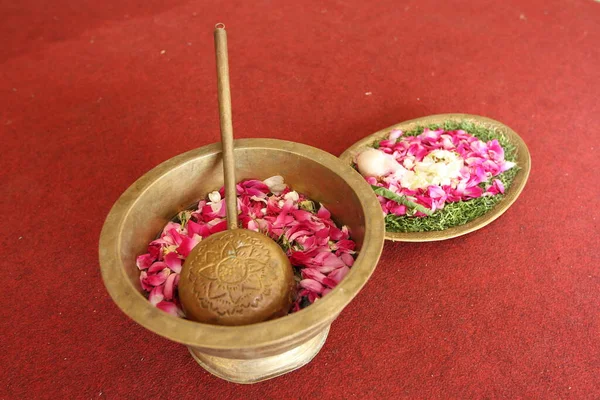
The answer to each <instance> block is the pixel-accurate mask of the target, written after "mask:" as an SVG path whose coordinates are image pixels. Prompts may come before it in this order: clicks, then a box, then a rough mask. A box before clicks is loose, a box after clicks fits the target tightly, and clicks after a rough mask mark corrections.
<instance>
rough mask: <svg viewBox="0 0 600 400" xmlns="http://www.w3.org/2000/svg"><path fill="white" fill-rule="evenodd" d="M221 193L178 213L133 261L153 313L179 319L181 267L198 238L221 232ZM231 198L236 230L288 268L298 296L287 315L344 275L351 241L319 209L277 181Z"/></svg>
mask: <svg viewBox="0 0 600 400" xmlns="http://www.w3.org/2000/svg"><path fill="white" fill-rule="evenodd" d="M223 194H224V192H223V188H221V190H220V191H219V192H217V191H215V192H212V193H210V194H209V195H208V199H207V200H201V201H200V202H199V203H198V206H197V207H193V209H190V210H186V211H182V212H181V213H179V215H178V216H177V218H175V220H174V221H171V222H169V223H168V224H167V225H166V226H165V228H164V229H163V231H162V233H161V234H160V237H159V238H158V239H156V240H154V241H152V242H150V244H149V245H148V252H147V253H146V254H143V255H140V256H139V257H137V266H138V268H139V269H140V271H141V273H140V282H141V285H142V288H143V289H144V290H145V291H146V292H147V293H148V300H149V301H150V302H151V303H152V304H153V305H155V306H156V307H158V308H159V309H161V310H163V311H166V312H168V313H170V314H172V315H176V316H180V317H184V313H183V311H182V308H181V305H180V303H179V299H178V293H177V284H178V282H179V274H180V272H181V268H182V264H183V262H184V261H185V258H186V257H187V256H188V255H189V253H190V252H191V250H192V249H193V247H194V246H195V245H196V244H198V242H200V241H201V240H202V238H205V237H207V236H210V235H211V234H213V233H216V232H220V231H223V230H225V229H227V225H226V220H225V215H226V209H225V201H224V199H223ZM237 194H238V210H239V211H241V212H240V213H239V221H240V223H241V225H242V226H243V227H244V228H246V229H250V230H253V231H256V232H261V233H264V234H266V235H268V236H270V237H271V238H272V239H273V240H275V241H277V243H278V244H279V245H280V246H281V248H282V249H283V250H284V251H285V252H286V254H287V256H288V257H289V259H290V262H291V264H292V266H293V267H294V272H295V274H296V280H297V282H298V295H297V298H296V300H295V302H294V304H293V306H292V309H291V310H290V312H295V311H298V310H300V309H302V308H304V307H306V306H307V305H310V304H311V303H313V302H315V301H316V300H317V299H319V298H321V297H322V296H324V295H326V294H327V293H329V292H330V291H331V290H332V289H333V288H334V287H335V286H336V285H337V284H338V283H339V282H340V281H341V280H342V279H343V278H344V277H345V276H346V275H347V274H348V272H349V270H350V267H351V266H352V264H353V263H354V258H355V255H356V252H355V251H354V248H355V242H354V241H353V240H352V239H350V235H349V232H348V228H347V227H346V226H342V227H341V228H338V226H337V225H336V224H335V222H334V221H333V220H332V219H331V214H330V213H329V211H328V210H327V209H326V208H325V207H324V206H323V205H321V204H319V203H315V202H313V201H312V200H310V199H307V198H306V197H305V196H304V195H302V194H299V193H297V192H295V191H292V190H290V188H289V187H287V185H286V184H285V183H284V181H283V178H282V177H280V176H275V177H272V178H269V179H266V180H265V181H260V180H254V179H253V180H246V181H242V182H241V183H239V184H238V185H237Z"/></svg>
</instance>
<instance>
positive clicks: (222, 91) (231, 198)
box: [215, 24, 238, 229]
mask: <svg viewBox="0 0 600 400" xmlns="http://www.w3.org/2000/svg"><path fill="white" fill-rule="evenodd" d="M215 52H216V56H217V87H218V93H219V117H220V120H221V144H222V146H223V173H224V176H225V205H226V208H227V226H228V228H229V229H236V228H237V227H238V215H237V189H236V181H235V160H234V158H233V125H232V122H231V93H230V91H229V57H228V54H227V32H225V25H223V24H217V25H216V26H215Z"/></svg>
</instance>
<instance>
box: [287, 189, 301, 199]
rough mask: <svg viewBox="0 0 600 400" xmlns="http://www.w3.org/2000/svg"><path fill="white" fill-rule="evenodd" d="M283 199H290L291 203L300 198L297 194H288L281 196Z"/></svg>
mask: <svg viewBox="0 0 600 400" xmlns="http://www.w3.org/2000/svg"><path fill="white" fill-rule="evenodd" d="M283 198H284V199H286V200H290V199H292V201H298V200H299V199H300V196H299V195H298V192H294V191H292V192H288V193H286V194H285V195H284V196H283Z"/></svg>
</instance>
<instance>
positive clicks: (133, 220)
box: [99, 139, 384, 381]
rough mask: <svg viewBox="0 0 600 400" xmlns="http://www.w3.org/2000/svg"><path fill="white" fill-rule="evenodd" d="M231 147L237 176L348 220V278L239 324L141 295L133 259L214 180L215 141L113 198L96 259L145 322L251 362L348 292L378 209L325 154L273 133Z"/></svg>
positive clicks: (373, 253) (373, 236)
mask: <svg viewBox="0 0 600 400" xmlns="http://www.w3.org/2000/svg"><path fill="white" fill-rule="evenodd" d="M235 149H236V150H235V151H236V157H235V158H236V160H235V162H236V172H237V175H238V179H239V180H243V179H249V178H257V179H266V178H268V177H270V176H274V175H282V176H283V177H284V178H285V180H286V183H287V184H288V185H290V186H291V187H292V188H294V190H297V191H298V192H301V193H304V194H306V195H307V196H308V197H309V198H312V199H315V200H317V201H320V202H322V203H323V204H325V206H326V207H327V208H328V209H329V210H330V211H331V213H332V215H333V216H334V218H335V219H336V220H337V222H338V223H342V224H345V225H348V227H349V228H350V231H351V233H352V237H353V239H354V240H355V241H356V243H357V248H358V250H359V253H358V257H357V259H356V261H355V263H354V265H353V267H352V269H351V270H350V272H349V273H348V275H347V276H346V277H345V278H344V280H343V281H342V282H341V283H340V284H339V285H338V286H337V287H336V288H335V289H334V290H333V291H332V292H331V293H329V294H328V295H327V296H325V297H324V298H323V299H321V300H319V301H317V302H315V304H312V305H311V306H309V307H307V308H305V309H303V310H301V311H299V312H296V313H294V314H291V315H287V316H285V317H281V318H277V319H274V320H270V321H266V322H260V323H256V324H251V325H243V326H218V325H209V324H202V323H198V322H194V321H190V320H186V319H182V318H177V317H173V316H171V315H168V314H166V313H164V312H162V311H161V310H159V309H157V308H156V307H154V306H152V305H151V304H150V303H149V302H148V300H147V299H146V298H145V297H144V295H143V294H142V289H141V287H140V283H139V270H138V269H137V267H136V263H135V258H136V256H137V255H139V254H143V253H144V252H145V251H146V247H147V245H148V243H149V242H150V241H151V240H152V239H154V237H155V236H156V233H157V232H160V230H161V229H162V228H163V227H164V225H165V224H166V223H167V222H168V221H169V220H170V219H171V218H172V217H173V216H174V215H176V214H177V213H178V212H179V211H181V210H183V209H185V208H187V207H188V206H189V205H190V204H193V203H194V202H197V201H198V200H200V199H202V198H205V197H206V195H207V194H208V193H210V192H211V191H213V190H215V189H216V188H219V187H221V186H222V185H223V176H222V174H221V162H222V159H221V145H220V144H219V143H216V144H213V145H209V146H205V147H202V148H199V149H196V150H192V151H189V152H187V153H184V154H181V155H179V156H176V157H173V158H171V159H169V160H167V161H165V162H164V163H162V164H160V165H159V166H157V167H155V168H154V169H152V170H151V171H149V172H148V173H146V174H145V175H144V176H142V177H141V178H139V179H138V180H137V181H136V182H135V183H134V184H133V185H131V186H130V187H129V188H128V189H127V190H126V191H125V192H124V193H123V194H122V195H121V197H120V198H119V199H118V200H117V202H116V203H115V204H114V206H113V208H112V210H111V211H110V213H109V215H108V217H107V218H106V221H105V223H104V227H103V229H102V233H101V235H100V245H99V253H100V266H101V271H102V277H103V279H104V283H105V285H106V287H107V289H108V292H109V293H110V295H111V297H112V298H113V300H114V301H115V303H116V304H117V305H118V306H119V308H121V310H123V312H124V313H125V314H127V315H128V316H129V317H130V318H132V319H133V320H134V321H136V322H137V323H139V324H140V325H142V326H144V327H145V328H147V329H149V330H151V331H152V332H154V333H157V334H159V335H161V336H163V337H165V338H167V339H169V340H172V341H175V342H178V343H182V344H185V345H187V346H190V347H193V348H194V351H195V354H196V355H199V354H200V355H205V356H215V357H218V358H227V359H232V360H261V359H264V358H265V357H270V356H276V355H281V354H283V353H285V352H288V351H290V350H292V349H294V348H297V347H298V346H301V345H303V344H305V343H306V342H308V341H310V340H311V339H313V338H314V337H315V336H316V335H318V334H319V333H321V332H322V331H323V330H324V329H326V328H327V327H328V326H329V325H330V324H331V322H332V321H333V320H334V319H335V318H336V317H337V316H338V315H339V313H340V312H341V311H342V310H343V309H344V307H346V305H348V303H349V302H350V301H351V300H352V299H353V298H354V297H355V296H356V295H357V294H358V292H359V291H360V289H361V288H362V287H363V285H364V284H365V283H366V282H367V280H368V279H369V277H370V276H371V274H372V273H373V270H374V269H375V266H376V264H377V261H378V260H379V257H380V255H381V251H382V247H383V239H384V226H383V216H382V213H381V209H380V207H379V203H378V201H377V199H376V197H375V196H373V193H372V191H371V188H370V187H369V185H368V184H367V183H366V182H365V181H364V179H363V178H362V177H361V176H360V175H359V174H358V173H357V172H356V171H354V170H353V169H352V168H351V167H350V166H349V165H346V164H344V163H342V162H341V161H340V160H339V159H338V158H336V157H334V156H332V155H331V154H329V153H327V152H324V151H322V150H319V149H316V148H314V147H310V146H306V145H302V144H299V143H292V142H287V141H281V140H273V139H242V140H237V141H235ZM272 360H273V365H271V367H272V368H270V370H271V371H280V372H287V370H286V368H288V367H289V365H288V364H286V363H285V362H284V361H285V357H283V359H282V358H277V357H276V358H274V359H272ZM240 363H241V361H240ZM278 363H279V367H278V366H277V364H278ZM238 364H239V363H238ZM235 367H236V363H235V361H232V364H231V366H230V368H229V369H227V368H225V369H226V370H224V371H220V372H219V373H220V374H221V376H226V375H227V374H228V373H231V374H234V369H235ZM278 368H279V369H278ZM264 369H265V367H264V363H261V362H259V361H257V363H256V375H255V377H257V379H258V378H259V377H261V376H264V373H262V372H261V371H263V370H264ZM232 376H233V375H232ZM232 379H234V378H232ZM248 379H249V381H251V380H252V379H250V378H248Z"/></svg>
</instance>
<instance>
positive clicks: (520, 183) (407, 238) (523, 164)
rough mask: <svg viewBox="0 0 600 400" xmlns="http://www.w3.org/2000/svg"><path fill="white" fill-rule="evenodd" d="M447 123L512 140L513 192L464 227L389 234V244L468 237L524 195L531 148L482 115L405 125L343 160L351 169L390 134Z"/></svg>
mask: <svg viewBox="0 0 600 400" xmlns="http://www.w3.org/2000/svg"><path fill="white" fill-rule="evenodd" d="M446 121H469V122H472V123H473V124H476V125H479V126H483V127H485V128H487V129H492V130H495V131H497V132H498V133H501V134H504V135H505V136H506V137H507V138H508V140H509V141H510V142H511V143H512V144H514V145H515V146H516V148H517V159H516V163H517V165H518V167H519V168H520V170H519V172H518V173H517V175H516V176H515V179H514V181H513V183H512V185H511V186H510V188H508V189H507V191H506V193H505V195H504V198H503V199H502V201H500V202H499V203H498V204H497V205H496V206H495V207H494V208H493V209H492V210H490V211H489V212H488V213H486V214H485V215H482V216H481V217H479V218H476V219H474V220H472V221H471V222H468V223H466V224H464V225H460V226H456V227H453V228H449V229H445V230H443V231H432V232H406V233H405V232H386V233H385V238H386V239H388V240H392V241H398V242H432V241H436V240H445V239H451V238H454V237H457V236H461V235H466V234H467V233H470V232H473V231H475V230H477V229H481V228H483V227H484V226H486V225H488V224H490V223H492V222H493V221H494V220H495V219H497V218H498V217H500V216H501V215H502V214H503V213H504V212H505V211H506V210H507V209H508V208H509V207H510V206H511V205H512V204H513V203H514V202H515V200H517V197H519V195H520V194H521V192H522V191H523V188H524V187H525V183H526V182H527V178H528V177H529V172H530V170H531V156H530V155H529V150H528V149H527V145H526V144H525V142H524V141H523V139H521V137H520V136H519V135H518V134H517V133H516V132H515V131H513V130H512V129H510V128H509V127H508V126H506V125H504V124H502V123H501V122H498V121H495V120H493V119H490V118H486V117H480V116H478V115H470V114H437V115H430V116H427V117H422V118H417V119H412V120H410V121H405V122H401V123H399V124H396V125H392V126H390V127H388V128H385V129H382V130H380V131H378V132H375V133H373V134H372V135H369V136H367V137H365V138H363V139H361V140H359V141H358V142H356V143H354V144H353V145H352V146H350V147H349V148H348V149H347V150H346V151H344V152H343V153H342V155H341V156H340V159H341V160H342V161H343V162H344V163H345V164H348V165H351V164H352V161H353V159H354V156H356V155H357V154H359V153H360V152H361V151H362V150H363V149H364V148H366V147H369V146H370V145H372V144H373V143H374V142H375V141H377V140H383V139H384V138H387V137H388V135H389V133H390V132H391V131H392V130H394V129H401V130H403V131H409V130H411V129H414V128H416V127H418V126H427V125H432V124H443V123H444V122H446Z"/></svg>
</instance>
